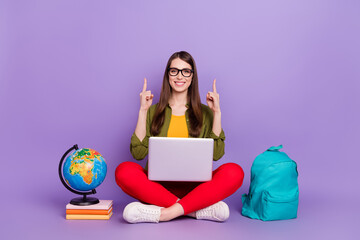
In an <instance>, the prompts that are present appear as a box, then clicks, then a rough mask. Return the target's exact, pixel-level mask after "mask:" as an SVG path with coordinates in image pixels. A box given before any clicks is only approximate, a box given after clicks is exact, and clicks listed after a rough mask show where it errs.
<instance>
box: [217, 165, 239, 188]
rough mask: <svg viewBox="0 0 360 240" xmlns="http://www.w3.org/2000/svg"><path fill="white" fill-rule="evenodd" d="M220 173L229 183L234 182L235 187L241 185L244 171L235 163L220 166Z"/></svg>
mask: <svg viewBox="0 0 360 240" xmlns="http://www.w3.org/2000/svg"><path fill="white" fill-rule="evenodd" d="M220 168H221V171H222V172H223V173H224V175H226V177H227V178H228V179H229V181H231V182H235V183H236V184H237V185H240V186H241V185H242V182H243V180H244V170H243V169H242V167H241V166H240V165H238V164H236V163H225V164H223V165H221V166H220Z"/></svg>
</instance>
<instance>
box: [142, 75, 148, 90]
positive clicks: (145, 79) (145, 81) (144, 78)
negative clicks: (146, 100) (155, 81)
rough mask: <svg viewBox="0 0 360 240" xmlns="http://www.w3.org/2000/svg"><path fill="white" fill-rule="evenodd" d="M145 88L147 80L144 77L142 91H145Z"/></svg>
mask: <svg viewBox="0 0 360 240" xmlns="http://www.w3.org/2000/svg"><path fill="white" fill-rule="evenodd" d="M146 88H147V80H146V78H144V86H143V90H142V91H143V92H145V91H146Z"/></svg>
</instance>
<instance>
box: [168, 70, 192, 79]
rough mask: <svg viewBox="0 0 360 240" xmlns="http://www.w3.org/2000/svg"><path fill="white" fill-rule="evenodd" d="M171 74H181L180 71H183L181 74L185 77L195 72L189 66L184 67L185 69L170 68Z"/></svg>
mask: <svg viewBox="0 0 360 240" xmlns="http://www.w3.org/2000/svg"><path fill="white" fill-rule="evenodd" d="M168 71H169V74H170V76H173V77H175V76H177V75H178V74H179V72H181V75H183V76H184V77H190V76H191V74H192V73H193V72H194V71H193V70H191V69H188V68H184V69H177V68H169V69H168Z"/></svg>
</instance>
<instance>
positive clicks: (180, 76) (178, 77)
mask: <svg viewBox="0 0 360 240" xmlns="http://www.w3.org/2000/svg"><path fill="white" fill-rule="evenodd" d="M176 78H177V79H182V78H183V76H182V73H181V72H180V71H179V73H178V75H177V76H176Z"/></svg>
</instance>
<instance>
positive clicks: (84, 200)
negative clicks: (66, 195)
mask: <svg viewBox="0 0 360 240" xmlns="http://www.w3.org/2000/svg"><path fill="white" fill-rule="evenodd" d="M99 202H100V201H99V199H97V198H94V197H86V194H84V195H83V197H78V198H73V199H71V201H70V204H73V205H79V206H88V205H92V204H97V203H99Z"/></svg>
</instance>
